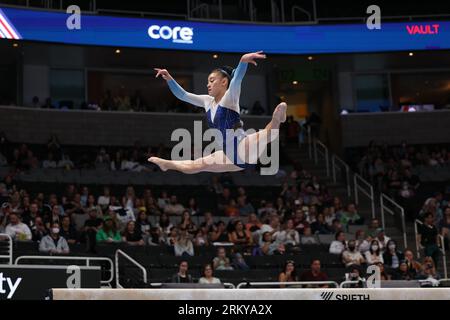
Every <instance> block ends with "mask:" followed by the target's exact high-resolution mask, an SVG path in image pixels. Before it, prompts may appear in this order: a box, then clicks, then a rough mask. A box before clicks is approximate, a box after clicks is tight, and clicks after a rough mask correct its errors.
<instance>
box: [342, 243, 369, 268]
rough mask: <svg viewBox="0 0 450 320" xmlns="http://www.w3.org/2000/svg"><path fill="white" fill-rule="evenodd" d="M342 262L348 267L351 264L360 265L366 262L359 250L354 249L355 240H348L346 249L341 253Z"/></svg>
mask: <svg viewBox="0 0 450 320" xmlns="http://www.w3.org/2000/svg"><path fill="white" fill-rule="evenodd" d="M342 262H343V263H344V264H345V266H346V267H350V266H352V265H357V266H360V265H361V264H362V263H365V262H366V261H365V260H364V257H363V256H362V254H361V252H359V251H358V250H357V249H356V241H355V240H350V241H349V242H348V249H347V250H345V251H344V252H343V253H342Z"/></svg>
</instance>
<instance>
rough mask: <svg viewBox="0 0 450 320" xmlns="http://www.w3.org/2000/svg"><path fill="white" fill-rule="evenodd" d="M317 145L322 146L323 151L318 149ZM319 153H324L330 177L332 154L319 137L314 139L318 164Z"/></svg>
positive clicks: (315, 156) (315, 157)
mask: <svg viewBox="0 0 450 320" xmlns="http://www.w3.org/2000/svg"><path fill="white" fill-rule="evenodd" d="M317 146H320V147H321V148H322V149H323V152H320V151H319V150H318V148H317ZM318 153H322V155H323V156H324V161H325V168H326V169H327V177H329V176H330V161H329V158H330V157H329V156H330V155H329V151H328V148H327V147H326V146H325V145H324V144H323V143H322V142H320V141H319V140H318V139H314V162H315V163H316V164H317V163H318V158H317V154H318Z"/></svg>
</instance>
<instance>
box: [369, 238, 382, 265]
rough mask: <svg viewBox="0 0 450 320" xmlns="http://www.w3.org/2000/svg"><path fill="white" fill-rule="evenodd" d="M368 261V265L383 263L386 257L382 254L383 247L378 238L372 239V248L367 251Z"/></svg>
mask: <svg viewBox="0 0 450 320" xmlns="http://www.w3.org/2000/svg"><path fill="white" fill-rule="evenodd" d="M366 261H367V264H368V265H372V264H377V263H380V262H381V263H383V264H384V259H383V255H382V254H381V248H380V244H379V242H378V240H372V242H371V243H370V249H369V251H367V252H366Z"/></svg>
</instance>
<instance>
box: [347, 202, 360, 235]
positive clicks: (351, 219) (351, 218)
mask: <svg viewBox="0 0 450 320" xmlns="http://www.w3.org/2000/svg"><path fill="white" fill-rule="evenodd" d="M341 223H342V224H343V225H344V226H345V228H346V229H347V230H348V226H349V225H362V224H364V219H363V218H361V217H360V216H359V214H358V212H357V210H356V206H355V204H354V203H350V204H349V205H348V206H347V210H345V211H344V212H342V215H341Z"/></svg>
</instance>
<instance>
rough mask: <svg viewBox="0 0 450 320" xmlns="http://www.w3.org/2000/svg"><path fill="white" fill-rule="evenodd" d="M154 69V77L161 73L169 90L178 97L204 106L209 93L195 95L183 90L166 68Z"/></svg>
mask: <svg viewBox="0 0 450 320" xmlns="http://www.w3.org/2000/svg"><path fill="white" fill-rule="evenodd" d="M155 70H156V71H157V73H156V78H157V77H159V76H160V75H161V76H162V78H163V79H164V80H166V81H167V84H168V85H169V89H170V91H172V93H173V94H174V96H175V97H177V98H178V99H180V100H182V101H185V102H187V103H190V104H193V105H195V106H198V107H202V108H205V106H206V104H207V103H208V101H209V100H211V97H210V96H209V95H206V94H204V95H197V94H193V93H190V92H187V91H186V90H184V89H183V88H182V87H181V86H180V85H179V84H178V83H177V82H176V81H175V79H174V78H173V77H172V76H171V75H170V74H169V72H168V71H167V70H166V69H158V68H155Z"/></svg>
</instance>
